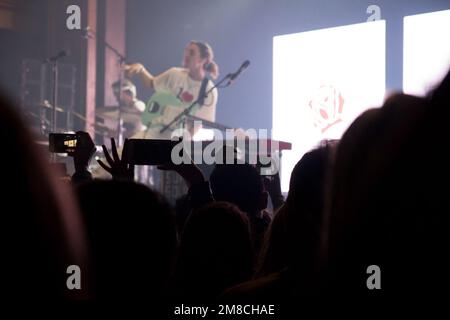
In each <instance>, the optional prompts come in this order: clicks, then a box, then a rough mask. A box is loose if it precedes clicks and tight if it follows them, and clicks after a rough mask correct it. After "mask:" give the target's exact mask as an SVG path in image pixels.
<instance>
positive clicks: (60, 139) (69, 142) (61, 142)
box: [48, 133, 78, 153]
mask: <svg viewBox="0 0 450 320" xmlns="http://www.w3.org/2000/svg"><path fill="white" fill-rule="evenodd" d="M48 140H49V141H48V142H49V150H50V152H53V153H71V152H74V151H75V148H76V146H77V140H78V139H77V135H76V134H75V133H50V134H49V137H48Z"/></svg>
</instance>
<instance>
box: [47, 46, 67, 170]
mask: <svg viewBox="0 0 450 320" xmlns="http://www.w3.org/2000/svg"><path fill="white" fill-rule="evenodd" d="M64 56H65V54H64V55H62V54H57V55H56V56H54V57H51V58H48V59H47V60H45V62H51V63H52V78H53V88H52V89H53V92H52V132H54V133H56V131H57V129H58V126H57V114H58V112H57V104H58V60H59V59H60V58H63V57H64ZM52 160H53V162H56V154H55V153H52Z"/></svg>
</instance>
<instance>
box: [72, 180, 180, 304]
mask: <svg viewBox="0 0 450 320" xmlns="http://www.w3.org/2000/svg"><path fill="white" fill-rule="evenodd" d="M78 194H79V200H80V204H81V209H82V212H83V214H84V216H85V219H86V225H87V232H88V237H89V244H90V247H91V250H92V265H93V277H92V278H93V280H94V282H93V284H94V288H93V289H94V290H93V292H94V297H95V298H96V299H98V300H107V299H109V300H110V299H113V300H125V301H127V300H128V299H135V300H144V299H147V300H148V299H153V300H154V299H166V298H167V294H168V292H167V289H168V286H169V280H170V276H171V272H172V270H173V261H174V256H175V249H176V244H177V237H176V227H175V222H174V217H173V214H172V212H171V209H170V207H169V206H168V204H167V203H166V202H165V200H164V199H163V198H162V197H161V196H160V195H159V194H158V193H156V192H154V191H152V190H150V189H149V188H147V187H146V186H144V185H140V184H136V183H133V182H129V181H119V180H110V181H101V180H94V181H92V182H89V183H86V184H82V185H80V186H79V188H78ZM150 297H152V298H150Z"/></svg>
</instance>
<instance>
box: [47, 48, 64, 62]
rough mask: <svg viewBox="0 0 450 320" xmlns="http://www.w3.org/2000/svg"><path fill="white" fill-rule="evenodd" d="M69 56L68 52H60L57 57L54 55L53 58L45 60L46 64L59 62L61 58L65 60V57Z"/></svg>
mask: <svg viewBox="0 0 450 320" xmlns="http://www.w3.org/2000/svg"><path fill="white" fill-rule="evenodd" d="M68 55H69V53H68V52H67V51H66V50H61V51H60V52H58V54H57V55H54V56H53V57H50V58H47V59H45V62H53V61H57V60H59V59H61V58H64V57H66V56H68Z"/></svg>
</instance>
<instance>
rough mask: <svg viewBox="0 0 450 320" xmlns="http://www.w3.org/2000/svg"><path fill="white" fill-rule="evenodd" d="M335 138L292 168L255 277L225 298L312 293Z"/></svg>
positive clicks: (281, 299) (281, 298)
mask: <svg viewBox="0 0 450 320" xmlns="http://www.w3.org/2000/svg"><path fill="white" fill-rule="evenodd" d="M332 148H334V145H333V144H325V145H324V146H321V147H318V148H317V149H314V150H312V151H310V152H308V153H306V154H305V155H304V156H303V157H302V158H301V159H300V161H299V162H298V163H297V164H296V166H295V167H294V170H293V171H292V174H291V179H290V184H289V193H288V196H287V199H286V203H285V204H284V205H283V206H282V207H281V208H280V209H279V210H278V211H277V213H276V214H275V217H274V219H273V220H272V222H271V225H270V228H269V230H268V233H267V235H266V238H265V244H264V247H263V251H262V255H261V265H260V266H259V270H257V274H256V276H257V277H256V279H255V280H252V281H248V282H246V283H242V284H239V285H237V286H235V287H234V288H231V289H229V290H228V291H226V292H225V293H224V295H223V296H222V298H223V299H224V301H229V302H246V303H264V302H267V303H286V302H292V301H293V300H294V299H298V298H299V297H301V296H310V295H313V294H314V293H313V292H312V290H313V286H314V283H311V281H312V280H313V279H314V275H315V269H316V260H317V249H318V245H319V235H320V231H321V225H322V221H323V207H324V198H325V183H326V178H327V174H328V173H327V172H328V169H329V166H330V164H331V154H332Z"/></svg>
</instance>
